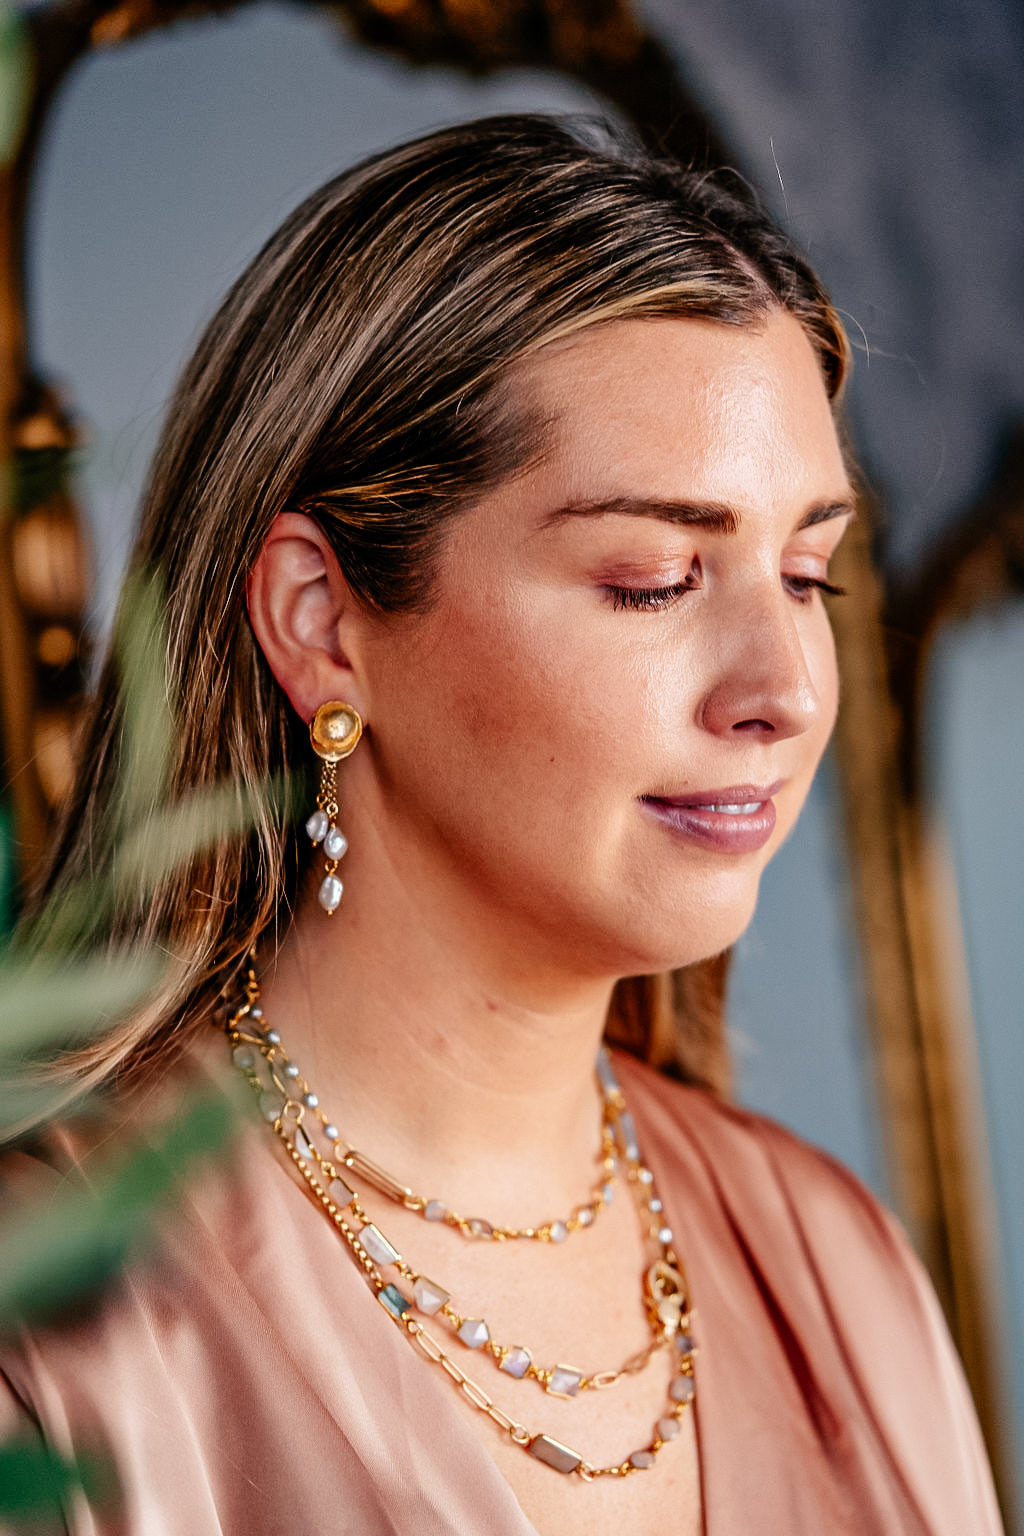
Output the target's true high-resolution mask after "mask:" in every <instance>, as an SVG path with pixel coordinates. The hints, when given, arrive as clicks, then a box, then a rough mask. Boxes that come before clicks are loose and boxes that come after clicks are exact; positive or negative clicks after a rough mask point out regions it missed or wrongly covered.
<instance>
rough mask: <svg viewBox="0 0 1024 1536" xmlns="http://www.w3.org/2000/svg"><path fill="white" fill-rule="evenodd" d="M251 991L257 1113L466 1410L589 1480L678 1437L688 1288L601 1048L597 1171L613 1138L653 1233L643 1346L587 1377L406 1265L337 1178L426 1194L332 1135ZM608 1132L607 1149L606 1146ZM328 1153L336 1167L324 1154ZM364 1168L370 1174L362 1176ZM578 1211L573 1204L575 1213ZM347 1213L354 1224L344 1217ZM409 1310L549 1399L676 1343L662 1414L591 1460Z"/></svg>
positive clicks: (595, 1385) (526, 1232) (239, 1061)
mask: <svg viewBox="0 0 1024 1536" xmlns="http://www.w3.org/2000/svg"><path fill="white" fill-rule="evenodd" d="M259 998H260V993H259V984H258V982H257V980H256V976H255V972H254V971H253V970H252V969H250V970H249V973H248V976H247V982H246V1000H245V1002H244V1003H243V1004H242V1005H241V1007H239V1008H238V1009H237V1010H236V1011H235V1012H234V1013H233V1014H232V1015H231V1017H230V1018H229V1020H228V1023H227V1034H228V1039H229V1042H230V1044H231V1047H232V1055H233V1059H234V1062H235V1065H236V1066H237V1067H238V1068H239V1069H240V1070H241V1071H242V1072H243V1073H244V1074H245V1076H246V1077H247V1079H248V1080H249V1082H250V1084H251V1086H252V1088H253V1089H254V1091H255V1092H256V1093H257V1094H258V1096H259V1102H260V1110H261V1113H262V1114H263V1116H264V1118H265V1119H267V1120H268V1121H269V1123H270V1124H271V1127H272V1129H273V1130H274V1132H275V1134H276V1135H277V1136H278V1138H279V1139H280V1141H281V1142H282V1143H283V1145H284V1148H285V1151H286V1153H287V1155H288V1156H289V1158H290V1159H291V1161H292V1162H293V1163H294V1165H295V1167H296V1169H297V1170H298V1172H299V1174H300V1175H301V1177H302V1179H303V1181H304V1182H305V1184H306V1186H307V1188H308V1189H309V1191H310V1193H311V1194H312V1196H313V1198H314V1200H315V1202H316V1203H317V1205H318V1206H319V1207H320V1209H321V1210H323V1212H324V1214H325V1215H326V1216H327V1218H328V1219H329V1220H330V1221H331V1223H332V1224H333V1225H334V1227H335V1228H336V1230H337V1231H338V1232H339V1234H340V1235H341V1237H342V1238H343V1239H344V1241H345V1243H346V1244H347V1246H348V1248H349V1249H350V1251H351V1253H352V1255H353V1258H354V1259H355V1261H356V1263H357V1264H358V1265H359V1266H360V1268H361V1270H362V1271H363V1273H364V1274H365V1276H366V1278H367V1280H368V1282H369V1284H370V1286H371V1288H372V1290H373V1292H374V1294H375V1296H376V1298H377V1300H378V1301H379V1302H380V1304H381V1306H382V1307H383V1308H384V1310H385V1311H386V1312H387V1314H388V1316H389V1317H390V1318H391V1319H392V1321H393V1322H395V1323H396V1324H397V1325H398V1326H399V1327H400V1328H402V1330H403V1332H404V1333H405V1335H406V1337H407V1339H408V1340H409V1341H410V1343H412V1344H414V1345H416V1346H417V1347H418V1348H419V1350H420V1351H421V1352H422V1353H423V1355H424V1356H425V1357H426V1358H427V1359H428V1360H429V1361H431V1363H433V1364H436V1365H440V1366H441V1367H442V1368H443V1370H444V1371H445V1372H446V1374H447V1375H448V1376H449V1377H450V1378H451V1379H452V1380H453V1381H454V1382H455V1384H456V1387H457V1388H458V1389H459V1390H460V1391H461V1392H462V1393H463V1395H464V1396H465V1397H466V1398H468V1400H469V1401H470V1402H471V1403H472V1404H473V1406H474V1407H475V1408H477V1409H478V1410H479V1411H480V1412H482V1413H485V1414H486V1415H487V1416H488V1417H489V1418H490V1419H491V1420H492V1421H493V1422H494V1423H495V1424H497V1425H498V1427H499V1428H500V1429H501V1430H502V1431H503V1432H504V1433H506V1434H508V1436H509V1437H510V1439H511V1440H512V1441H513V1443H514V1444H515V1445H518V1446H519V1447H520V1448H521V1449H522V1450H524V1451H526V1452H527V1453H528V1454H530V1455H532V1456H533V1457H534V1458H535V1459H537V1460H538V1461H541V1462H542V1463H544V1464H545V1465H547V1466H549V1467H551V1468H552V1469H553V1470H555V1471H558V1472H562V1473H564V1474H576V1475H578V1476H579V1477H580V1478H582V1479H583V1481H585V1482H592V1481H593V1480H594V1479H595V1478H598V1477H625V1476H628V1475H629V1474H631V1473H633V1472H638V1471H643V1470H646V1469H647V1468H649V1467H651V1466H653V1465H654V1462H655V1458H656V1456H657V1454H658V1452H659V1451H660V1450H661V1449H662V1448H663V1447H664V1446H665V1445H666V1444H667V1443H668V1442H669V1441H670V1440H672V1439H674V1438H675V1437H676V1436H677V1435H678V1433H679V1430H680V1421H681V1419H682V1416H683V1414H684V1412H685V1411H686V1409H687V1408H688V1407H689V1406H690V1405H691V1403H692V1402H693V1397H694V1388H695V1382H694V1354H695V1345H694V1341H693V1338H692V1335H691V1333H690V1326H691V1318H690V1312H689V1300H688V1297H689V1292H688V1288H687V1285H686V1281H685V1277H684V1275H683V1272H682V1267H681V1265H680V1263H679V1260H678V1258H677V1257H676V1255H675V1252H674V1250H673V1248H672V1246H671V1245H672V1233H671V1230H670V1229H669V1228H668V1227H667V1226H666V1225H665V1224H664V1216H663V1210H662V1204H661V1201H660V1199H659V1198H658V1197H657V1194H656V1192H655V1190H654V1184H653V1176H652V1175H651V1173H650V1170H649V1169H647V1168H646V1167H645V1166H644V1164H643V1163H642V1161H641V1159H640V1153H639V1149H638V1147H637V1145H636V1132H635V1129H634V1126H633V1122H632V1118H631V1117H630V1116H629V1114H628V1111H627V1110H626V1107H625V1101H624V1099H623V1096H622V1090H621V1088H620V1087H619V1084H618V1082H617V1079H616V1077H615V1073H614V1069H613V1067H612V1065H611V1062H610V1060H609V1058H608V1055H607V1052H606V1051H604V1049H603V1048H602V1050H601V1052H600V1054H599V1057H598V1067H597V1070H598V1076H599V1080H600V1082H601V1088H602V1095H603V1110H602V1159H603V1161H604V1162H605V1164H606V1172H607V1163H608V1161H609V1160H610V1161H612V1162H613V1163H614V1161H615V1152H614V1148H615V1147H616V1146H617V1147H618V1149H619V1150H620V1152H621V1155H622V1157H623V1159H624V1161H625V1164H626V1168H627V1176H628V1180H629V1182H630V1184H631V1185H632V1187H633V1189H634V1192H635V1193H637V1195H638V1199H640V1200H641V1202H642V1203H643V1205H644V1206H645V1207H646V1211H645V1214H646V1216H647V1218H648V1230H647V1238H648V1241H651V1240H652V1239H653V1240H654V1241H656V1243H657V1246H658V1249H659V1257H658V1258H657V1259H655V1261H654V1262H653V1263H652V1264H650V1265H649V1267H648V1268H647V1270H646V1273H645V1275H644V1304H645V1308H646V1311H647V1315H648V1319H649V1322H650V1325H651V1329H652V1342H651V1343H650V1344H649V1345H648V1346H647V1348H646V1349H644V1350H642V1351H640V1352H639V1353H638V1354H637V1355H634V1356H633V1357H632V1358H631V1359H630V1360H628V1361H627V1362H626V1363H625V1364H624V1365H623V1366H621V1367H619V1369H618V1370H614V1371H599V1372H594V1373H590V1374H588V1373H585V1372H583V1371H578V1370H576V1369H575V1368H574V1367H572V1366H568V1365H555V1366H551V1367H540V1366H536V1365H535V1364H534V1362H533V1359H532V1356H531V1354H530V1351H529V1350H527V1349H526V1348H525V1347H524V1346H522V1345H513V1346H511V1347H510V1346H506V1345H501V1344H498V1343H497V1342H496V1341H495V1340H493V1339H492V1338H491V1335H490V1329H489V1328H488V1326H487V1324H486V1322H485V1321H484V1320H483V1319H482V1318H473V1317H467V1316H465V1315H463V1314H461V1313H459V1312H457V1311H456V1309H455V1308H454V1307H453V1305H452V1303H451V1298H450V1296H449V1295H448V1292H447V1291H445V1290H444V1289H443V1288H442V1287H441V1286H439V1285H437V1284H436V1283H435V1282H434V1281H432V1280H429V1279H428V1278H427V1277H426V1276H424V1275H420V1274H418V1273H417V1272H416V1271H415V1270H414V1269H413V1268H412V1267H411V1266H410V1265H408V1264H407V1263H406V1262H405V1260H404V1259H403V1258H402V1256H401V1254H400V1253H399V1252H398V1250H397V1248H395V1247H394V1245H393V1244H392V1243H390V1242H389V1240H388V1239H387V1237H386V1236H385V1235H384V1233H383V1232H382V1231H381V1229H380V1227H379V1226H377V1225H376V1224H375V1223H373V1222H371V1221H369V1219H368V1218H367V1215H366V1212H365V1210H364V1208H363V1206H362V1205H361V1203H360V1201H359V1198H358V1196H357V1194H356V1192H355V1191H354V1190H353V1189H352V1188H351V1187H350V1185H349V1184H347V1183H346V1182H345V1179H344V1178H343V1177H342V1169H343V1170H345V1171H347V1172H349V1173H354V1174H355V1175H356V1176H357V1177H359V1176H361V1177H363V1178H364V1179H366V1181H367V1182H368V1183H370V1184H372V1185H373V1187H374V1188H376V1189H378V1190H380V1191H381V1192H382V1193H384V1194H387V1195H388V1196H389V1198H391V1199H393V1200H397V1201H399V1202H401V1203H402V1204H403V1205H405V1204H407V1199H412V1200H413V1201H414V1202H416V1203H415V1204H414V1205H412V1206H410V1207H409V1208H410V1209H414V1210H415V1209H418V1208H419V1209H422V1206H424V1205H426V1204H427V1203H428V1202H422V1203H421V1202H420V1197H418V1196H415V1195H413V1194H412V1192H411V1191H409V1190H408V1189H407V1188H406V1186H405V1185H403V1184H401V1183H400V1181H398V1180H396V1179H393V1178H392V1176H391V1175H390V1174H388V1173H387V1172H386V1171H385V1170H384V1169H381V1168H380V1167H379V1166H378V1165H377V1164H375V1163H373V1162H371V1161H370V1159H368V1158H365V1157H363V1155H362V1154H360V1153H357V1152H355V1149H353V1148H350V1147H348V1146H347V1144H346V1143H345V1142H343V1141H342V1140H341V1138H340V1135H339V1133H338V1132H337V1128H336V1127H335V1126H334V1125H333V1124H332V1122H330V1121H329V1120H328V1119H327V1118H326V1116H325V1115H324V1114H323V1112H322V1110H321V1109H320V1104H319V1099H318V1098H317V1095H316V1094H315V1093H313V1092H312V1090H311V1089H310V1088H309V1085H308V1084H307V1083H306V1081H305V1080H304V1079H303V1078H302V1076H301V1074H300V1073H299V1071H298V1069H297V1067H296V1066H295V1064H294V1063H293V1062H292V1061H291V1060H290V1058H289V1057H288V1055H287V1053H286V1051H285V1049H284V1045H283V1043H282V1041H281V1037H280V1035H279V1033H278V1032H277V1031H276V1030H274V1029H270V1028H268V1027H267V1026H266V1022H265V1020H264V1016H263V1011H262V1008H261V1007H260V1001H259ZM307 1114H309V1115H310V1117H311V1119H312V1120H313V1121H315V1122H316V1132H319V1133H321V1134H322V1136H323V1137H324V1138H326V1141H327V1143H328V1147H329V1150H328V1151H327V1153H326V1155H325V1153H324V1151H322V1150H321V1149H320V1146H319V1145H318V1140H319V1139H320V1136H319V1135H318V1134H317V1133H316V1132H314V1134H312V1135H311V1134H310V1131H311V1130H313V1127H312V1126H311V1127H310V1128H309V1129H308V1130H307V1128H306V1125H305V1120H306V1116H307ZM332 1133H333V1134H332ZM609 1138H610V1142H611V1148H612V1150H609V1149H608V1139H609ZM335 1158H337V1159H338V1162H339V1163H340V1164H341V1168H339V1166H338V1164H337V1163H336V1162H335V1161H334V1159H335ZM367 1169H369V1170H371V1172H369V1173H368V1172H367V1171H366V1170H367ZM605 1203H607V1201H605ZM580 1209H582V1208H581V1207H577V1211H579V1210H580ZM445 1210H446V1211H447V1207H445ZM435 1219H436V1218H435ZM591 1219H592V1218H591ZM353 1220H354V1221H355V1222H357V1223H358V1226H356V1225H353ZM586 1224H587V1223H585V1222H584V1223H580V1225H586ZM449 1225H451V1226H453V1227H455V1228H456V1230H458V1231H460V1232H461V1233H462V1234H463V1235H464V1236H469V1237H480V1236H494V1235H495V1234H496V1233H499V1232H501V1233H505V1234H506V1236H505V1238H500V1237H499V1238H498V1239H497V1240H499V1241H501V1240H508V1238H509V1236H513V1237H515V1236H529V1237H538V1238H539V1239H540V1240H541V1241H548V1242H551V1241H559V1240H564V1239H560V1238H558V1237H552V1236H551V1235H550V1234H548V1235H546V1236H544V1235H542V1233H543V1227H546V1226H551V1225H553V1224H552V1223H544V1224H542V1226H541V1227H539V1228H521V1229H516V1228H501V1227H497V1226H492V1225H491V1224H490V1223H484V1224H483V1225H484V1226H486V1227H487V1228H488V1231H487V1232H486V1233H482V1232H479V1231H476V1230H473V1223H471V1222H467V1223H465V1226H466V1227H468V1228H469V1230H468V1231H466V1230H465V1229H464V1225H463V1221H462V1218H455V1219H454V1220H452V1221H451V1222H449ZM566 1225H568V1224H566ZM573 1230H575V1229H573ZM565 1235H566V1236H567V1235H568V1232H567V1233H566V1234H565ZM388 1267H393V1268H394V1269H395V1271H396V1272H397V1274H398V1276H399V1277H400V1278H401V1279H403V1280H405V1281H406V1283H407V1284H408V1285H409V1286H410V1287H411V1289H412V1296H411V1297H410V1296H408V1295H406V1293H405V1292H404V1291H403V1290H402V1289H401V1288H400V1286H399V1285H397V1284H395V1283H394V1282H389V1281H388V1280H387V1279H386V1278H385V1276H384V1273H383V1270H384V1269H387V1268H388ZM414 1311H419V1312H420V1313H422V1314H423V1315H425V1316H435V1315H440V1316H441V1317H443V1318H444V1319H445V1321H446V1322H447V1323H448V1324H449V1326H450V1327H451V1328H452V1329H453V1331H454V1333H455V1335H456V1337H457V1338H458V1339H459V1340H460V1342H461V1343H462V1344H463V1345H464V1346H465V1347H467V1348H469V1349H482V1350H483V1349H485V1350H486V1352H488V1353H489V1354H490V1355H491V1356H492V1358H493V1360H494V1363H495V1364H496V1365H497V1368H498V1369H499V1370H500V1371H503V1372H504V1373H505V1374H506V1375H509V1376H512V1377H516V1378H531V1379H533V1380H535V1381H537V1382H538V1383H539V1384H540V1385H541V1386H542V1387H543V1388H544V1390H545V1391H546V1392H549V1393H551V1394H553V1395H555V1396H558V1397H566V1398H570V1397H575V1396H576V1395H577V1393H578V1392H580V1391H586V1390H588V1389H598V1390H600V1389H605V1388H607V1387H610V1386H613V1385H615V1383H616V1382H618V1381H620V1380H622V1378H623V1377H624V1376H626V1375H632V1374H635V1373H637V1372H638V1371H640V1370H642V1369H643V1368H644V1366H645V1365H646V1364H647V1363H648V1361H649V1360H650V1359H651V1358H652V1357H653V1355H654V1354H655V1353H656V1352H657V1351H658V1350H660V1349H661V1348H664V1347H674V1349H675V1352H676V1358H677V1364H676V1367H675V1371H674V1373H673V1376H672V1380H671V1381H670V1383H669V1389H668V1404H667V1409H666V1412H665V1413H664V1414H663V1415H662V1416H661V1417H660V1418H659V1419H658V1420H657V1422H656V1424H655V1426H654V1430H653V1433H652V1436H651V1439H650V1441H649V1443H648V1444H647V1445H646V1446H643V1447H641V1448H640V1449H638V1450H636V1451H634V1452H632V1453H631V1454H630V1455H629V1456H628V1457H627V1458H626V1459H625V1460H624V1461H622V1462H619V1463H615V1464H613V1465H611V1466H605V1467H595V1466H593V1465H592V1464H591V1463H590V1462H588V1461H586V1460H584V1458H583V1457H582V1456H581V1455H579V1453H578V1452H576V1451H574V1450H572V1449H571V1448H570V1447H569V1446H566V1445H564V1444H562V1442H561V1441H558V1440H556V1439H554V1438H553V1437H552V1436H550V1435H546V1434H543V1433H535V1432H531V1431H530V1430H529V1429H527V1428H526V1427H525V1426H524V1425H522V1424H520V1423H518V1422H517V1421H516V1420H514V1419H511V1418H510V1417H509V1416H508V1415H507V1414H505V1413H504V1412H503V1411H502V1410H501V1409H500V1408H499V1407H498V1406H497V1405H496V1404H495V1403H494V1401H493V1400H492V1399H491V1398H490V1396H489V1395H488V1394H487V1393H486V1392H485V1391H484V1390H483V1388H482V1387H480V1386H479V1385H478V1384H477V1383H475V1382H473V1381H472V1380H470V1378H469V1377H467V1376H466V1375H465V1374H464V1373H463V1371H462V1370H461V1369H460V1367H459V1366H458V1365H457V1363H456V1362H455V1361H454V1360H453V1359H452V1358H451V1357H450V1356H449V1355H448V1354H447V1353H446V1352H445V1350H444V1349H443V1348H442V1346H441V1344H440V1343H438V1341H437V1340H436V1339H435V1338H434V1337H433V1336H432V1335H431V1334H430V1333H429V1332H428V1330H427V1329H426V1328H424V1326H423V1324H422V1323H421V1322H420V1321H419V1319H418V1318H417V1317H415V1316H414V1315H413V1313H414Z"/></svg>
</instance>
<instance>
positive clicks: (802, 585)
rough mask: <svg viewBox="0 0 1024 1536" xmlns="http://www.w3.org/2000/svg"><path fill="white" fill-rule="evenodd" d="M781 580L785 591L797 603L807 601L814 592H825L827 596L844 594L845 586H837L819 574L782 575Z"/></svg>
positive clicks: (843, 595) (842, 595)
mask: <svg viewBox="0 0 1024 1536" xmlns="http://www.w3.org/2000/svg"><path fill="white" fill-rule="evenodd" d="M782 581H783V585H784V586H785V588H786V591H787V592H789V594H790V596H791V597H795V598H796V600H797V602H798V603H809V602H810V600H811V598H812V597H813V596H814V594H815V592H826V593H827V594H828V596H829V597H845V596H846V588H845V587H837V586H836V585H835V583H834V582H831V581H825V580H824V579H823V578H822V577H821V576H783V578H782Z"/></svg>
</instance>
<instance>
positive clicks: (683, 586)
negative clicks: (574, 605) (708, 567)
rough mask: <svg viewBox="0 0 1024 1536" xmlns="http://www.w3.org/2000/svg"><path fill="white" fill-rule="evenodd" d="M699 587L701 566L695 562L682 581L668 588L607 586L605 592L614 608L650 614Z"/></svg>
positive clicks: (675, 582)
mask: <svg viewBox="0 0 1024 1536" xmlns="http://www.w3.org/2000/svg"><path fill="white" fill-rule="evenodd" d="M699 586H700V566H699V565H698V564H697V562H696V561H694V563H693V565H692V566H691V567H690V569H689V570H688V571H687V573H686V575H685V576H684V577H683V579H682V581H674V582H673V583H672V585H671V586H668V587H613V586H606V587H605V589H604V590H605V592H606V593H607V594H608V596H609V597H610V598H611V600H612V607H613V608H632V609H634V611H638V612H647V613H650V612H652V611H653V610H656V609H658V608H667V607H668V605H669V604H670V603H674V602H675V600H676V598H677V597H682V595H683V593H684V592H692V591H694V590H695V588H697V587H699Z"/></svg>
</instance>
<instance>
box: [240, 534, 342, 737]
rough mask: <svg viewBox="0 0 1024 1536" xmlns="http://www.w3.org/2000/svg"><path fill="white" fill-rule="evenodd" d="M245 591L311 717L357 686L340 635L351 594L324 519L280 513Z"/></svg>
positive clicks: (273, 660) (259, 637)
mask: <svg viewBox="0 0 1024 1536" xmlns="http://www.w3.org/2000/svg"><path fill="white" fill-rule="evenodd" d="M245 590H246V602H247V605H248V609H249V621H250V623H251V625H252V629H253V634H254V635H255V636H256V641H257V644H258V645H259V647H260V649H261V650H262V652H263V654H264V656H265V657H266V659H267V663H268V665H269V667H270V670H271V671H272V672H273V674H274V676H275V678H276V679H277V681H278V683H279V684H280V685H281V687H282V688H283V689H284V692H285V693H286V694H287V696H288V698H289V700H290V701H291V703H292V705H293V707H294V709H295V710H296V711H297V713H298V714H299V715H301V717H302V718H303V719H304V720H309V719H311V718H312V716H313V714H314V712H315V711H316V709H317V708H318V706H319V705H320V704H322V703H323V701H324V699H327V698H337V697H350V696H351V695H352V694H353V691H356V692H358V688H357V687H356V684H355V679H354V677H353V670H352V666H351V663H350V660H349V657H348V656H347V655H346V653H345V651H344V650H343V648H342V645H341V641H340V638H339V629H340V624H341V620H342V618H343V615H344V613H345V611H346V608H347V607H348V606H350V605H351V594H350V592H349V588H348V583H347V582H346V581H345V578H344V576H343V575H342V573H341V568H340V566H339V565H338V561H337V557H336V555H335V554H334V551H333V550H332V549H331V547H330V544H329V543H328V541H327V539H326V537H325V536H324V533H323V530H322V529H321V528H320V526H319V524H317V523H316V522H314V521H313V519H312V518H311V517H307V516H306V515H305V514H304V513H301V512H282V513H280V515H279V516H278V517H277V518H276V519H275V520H274V523H273V525H272V527H271V529H270V532H269V533H268V534H267V537H266V539H265V540H264V544H263V548H262V549H261V550H260V553H259V555H258V556H257V559H256V563H255V565H254V566H253V568H252V570H251V571H250V573H249V576H248V579H247V581H246V589H245Z"/></svg>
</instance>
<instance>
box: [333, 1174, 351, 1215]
mask: <svg viewBox="0 0 1024 1536" xmlns="http://www.w3.org/2000/svg"><path fill="white" fill-rule="evenodd" d="M327 1193H328V1194H329V1195H330V1197H331V1199H332V1200H333V1201H334V1203H335V1205H336V1206H337V1207H338V1209H339V1210H340V1211H343V1210H344V1209H345V1207H346V1206H348V1205H351V1204H352V1201H353V1200H354V1199H355V1197H356V1195H355V1190H353V1189H349V1187H348V1185H347V1184H346V1183H345V1180H344V1179H332V1180H331V1182H330V1183H329V1184H328V1186H327Z"/></svg>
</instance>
